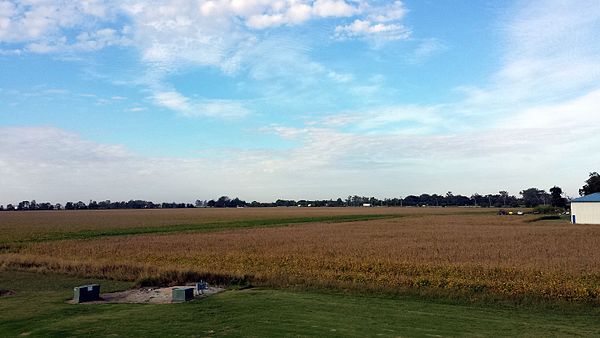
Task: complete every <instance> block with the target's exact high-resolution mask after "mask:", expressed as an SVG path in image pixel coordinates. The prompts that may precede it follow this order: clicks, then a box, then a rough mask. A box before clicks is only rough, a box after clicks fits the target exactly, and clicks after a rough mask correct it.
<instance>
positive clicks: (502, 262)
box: [0, 208, 600, 302]
mask: <svg viewBox="0 0 600 338" xmlns="http://www.w3.org/2000/svg"><path fill="white" fill-rule="evenodd" d="M162 212H163V211H161V212H157V213H153V212H148V211H138V212H132V211H129V213H128V212H127V211H119V212H112V211H111V212H104V213H105V214H106V215H108V214H111V215H110V217H115V218H114V219H115V220H116V219H119V215H120V214H127V217H129V218H127V219H126V220H124V219H120V221H116V222H115V223H114V224H110V226H122V227H126V226H127V224H138V223H137V222H136V216H139V215H143V217H141V216H140V218H139V220H140V222H141V221H142V220H144V221H145V222H147V223H151V224H165V223H163V222H166V223H169V221H168V218H169V216H168V214H169V212H171V211H169V212H167V213H162ZM181 212H182V214H178V215H177V217H179V218H177V219H176V220H175V221H174V222H176V223H177V224H179V223H183V222H185V221H189V222H198V221H199V220H208V219H210V220H213V221H214V220H232V219H236V220H237V219H238V217H242V218H243V217H255V218H265V217H273V218H284V219H285V218H287V217H292V216H294V217H298V216H307V213H319V215H345V214H352V213H354V214H356V215H358V214H365V213H373V214H382V213H388V214H389V213H391V214H400V215H402V216H403V217H396V218H385V219H373V220H366V221H353V222H311V223H301V224H293V225H289V226H277V227H258V228H247V229H233V230H231V229H229V230H227V229H226V230H220V231H212V232H185V233H168V234H142V235H135V236H112V237H104V238H94V239H77V240H59V241H41V242H31V243H26V244H23V245H21V246H19V247H18V249H14V248H13V249H11V250H7V251H6V252H4V253H2V254H0V265H2V266H4V267H5V268H20V269H33V270H40V271H60V272H67V273H74V274H80V275H93V276H102V277H109V278H115V279H126V280H141V279H144V278H146V279H148V278H150V279H151V278H154V277H158V276H161V275H162V276H165V275H177V274H186V273H193V274H196V275H213V276H228V277H232V278H245V279H247V280H249V281H251V282H252V283H254V284H258V285H269V286H276V287H287V286H301V287H317V288H350V289H369V290H375V291H384V292H402V291H405V290H419V291H423V292H438V291H439V292H446V293H454V294H457V295H465V296H469V297H470V296H477V295H480V294H485V295H492V296H498V297H505V298H517V299H518V298H523V297H537V298H543V299H551V300H554V299H563V300H577V301H592V302H598V300H599V299H598V298H599V295H600V252H598V248H599V247H600V227H597V226H585V225H571V224H569V223H567V222H564V221H540V222H526V221H527V220H530V219H531V217H519V216H497V215H494V214H492V213H490V212H489V211H488V212H484V210H477V209H472V210H465V209H433V208H432V209H426V208H405V209H399V208H388V209H385V208H381V209H379V208H372V209H361V208H347V209H325V208H323V209H285V208H282V209H244V210H214V209H211V210H191V211H187V210H185V211H181ZM112 213H114V214H112ZM32 214H35V213H32ZM58 214H60V213H58ZM175 214H177V212H176V211H173V213H172V214H171V215H172V216H174V215H175ZM89 215H93V216H96V214H94V213H89V212H88V213H80V214H77V215H76V216H77V217H79V218H80V222H82V223H81V224H79V223H76V222H74V221H73V220H71V221H72V222H73V223H69V224H76V226H77V227H81V226H86V225H83V224H87V226H90V227H102V226H103V225H102V224H103V223H102V222H101V221H100V219H99V218H97V219H96V218H94V217H91V216H90V220H93V221H90V222H86V221H85V217H86V216H89ZM149 215H156V216H157V217H156V219H154V218H153V217H151V216H149ZM27 216H28V215H27ZM28 217H29V216H28ZM60 217H67V216H64V214H60ZM186 217H189V219H186ZM192 218H193V220H192ZM55 222H57V223H55V224H57V226H60V227H65V228H64V229H67V228H68V227H66V226H65V225H64V224H63V225H61V224H60V223H58V221H57V220H55ZM94 222H97V223H94ZM65 224H66V223H65ZM115 224H116V225H115ZM3 226H5V225H3ZM37 227H38V228H36V229H42V228H46V226H44V225H42V224H41V223H40V224H38V225H37ZM26 228H27V229H30V228H35V226H34V225H32V224H29V225H28V227H26ZM61 229H62V228H61ZM40 231H41V230H40Z"/></svg>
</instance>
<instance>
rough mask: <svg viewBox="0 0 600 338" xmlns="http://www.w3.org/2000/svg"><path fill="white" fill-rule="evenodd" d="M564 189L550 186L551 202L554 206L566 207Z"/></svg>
mask: <svg viewBox="0 0 600 338" xmlns="http://www.w3.org/2000/svg"><path fill="white" fill-rule="evenodd" d="M562 194H563V191H562V189H561V188H560V187H557V186H554V187H552V188H550V196H551V200H550V201H551V202H550V204H551V205H552V206H553V207H559V208H564V207H565V206H566V202H565V199H564V198H563V197H562Z"/></svg>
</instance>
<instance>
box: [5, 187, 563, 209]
mask: <svg viewBox="0 0 600 338" xmlns="http://www.w3.org/2000/svg"><path fill="white" fill-rule="evenodd" d="M519 194H520V195H521V197H516V196H514V195H509V194H508V192H506V191H499V192H498V193H497V194H487V195H480V194H478V193H475V194H473V195H471V196H464V195H454V194H453V193H452V192H447V193H446V194H445V195H438V194H432V195H430V194H421V195H418V196H417V195H408V196H405V197H394V198H384V199H379V198H375V197H365V196H358V195H354V196H348V197H346V198H345V199H342V198H338V199H329V200H284V199H278V200H276V201H274V202H257V201H252V202H246V201H243V200H240V199H239V198H237V197H236V198H233V199H231V198H229V197H227V196H221V197H219V198H218V199H216V200H214V199H213V200H196V202H195V203H194V204H191V203H175V202H171V203H166V202H163V203H154V202H151V201H144V200H130V201H127V202H125V201H120V202H112V201H109V200H106V201H100V202H97V201H89V203H85V202H82V201H78V202H66V203H65V204H64V205H62V204H60V203H56V204H52V203H49V202H43V203H38V202H36V201H35V200H32V201H22V202H19V203H18V204H16V205H13V204H8V205H7V206H6V207H4V206H1V205H0V211H12V210H104V209H172V208H241V207H252V208H260V207H361V206H368V207H423V206H430V207H451V206H453V207H457V206H460V207H498V208H499V207H535V206H538V205H552V206H558V207H564V206H565V205H566V202H567V199H566V198H564V197H563V192H562V189H561V188H559V187H557V186H554V187H552V188H551V189H550V193H547V192H546V191H544V190H541V189H538V188H529V189H525V190H523V191H521V192H520V193H519Z"/></svg>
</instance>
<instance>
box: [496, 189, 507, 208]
mask: <svg viewBox="0 0 600 338" xmlns="http://www.w3.org/2000/svg"><path fill="white" fill-rule="evenodd" d="M498 193H499V194H500V197H502V206H505V205H506V199H507V198H508V191H505V190H502V191H498Z"/></svg>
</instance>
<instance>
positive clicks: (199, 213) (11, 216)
mask: <svg viewBox="0 0 600 338" xmlns="http://www.w3.org/2000/svg"><path fill="white" fill-rule="evenodd" d="M434 212H435V213H436V214H445V213H471V212H475V213H481V212H482V211H481V210H479V209H468V208H447V209H445V208H444V209H442V208H438V209H435V210H434ZM427 213H432V210H431V209H423V208H242V209H151V210H77V211H65V210H63V211H37V212H6V213H0V242H22V241H44V240H51V239H68V238H71V237H73V234H82V236H81V238H85V237H86V235H88V236H89V235H94V234H103V233H107V232H111V233H112V234H114V235H121V234H129V233H128V232H131V230H132V229H137V230H139V233H147V232H152V231H157V232H161V230H162V232H178V231H185V230H186V229H187V230H189V229H191V230H203V229H205V228H211V226H212V228H213V229H217V230H218V229H225V228H229V227H235V226H236V225H244V224H247V225H249V226H251V227H252V226H263V225H269V224H274V225H278V224H279V225H281V224H288V223H298V222H308V221H331V220H333V221H335V220H343V219H344V218H345V219H347V220H352V219H360V218H365V217H367V218H368V217H369V216H371V217H374V218H380V217H395V216H404V215H418V214H427Z"/></svg>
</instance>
